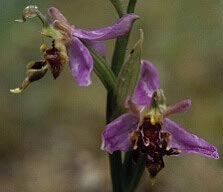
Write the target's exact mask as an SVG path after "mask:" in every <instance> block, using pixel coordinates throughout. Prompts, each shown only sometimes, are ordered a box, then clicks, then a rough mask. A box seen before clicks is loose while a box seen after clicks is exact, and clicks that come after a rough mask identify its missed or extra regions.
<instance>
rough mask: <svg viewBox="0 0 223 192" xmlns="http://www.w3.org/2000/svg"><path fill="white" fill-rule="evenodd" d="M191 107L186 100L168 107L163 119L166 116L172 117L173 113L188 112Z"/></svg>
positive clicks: (188, 100)
mask: <svg viewBox="0 0 223 192" xmlns="http://www.w3.org/2000/svg"><path fill="white" fill-rule="evenodd" d="M190 106H191V100H190V99H186V100H183V101H181V102H179V103H176V104H175V105H171V106H168V108H167V110H166V111H165V112H164V114H163V115H164V117H167V116H168V115H172V114H175V113H183V112H186V111H188V110H189V108H190Z"/></svg>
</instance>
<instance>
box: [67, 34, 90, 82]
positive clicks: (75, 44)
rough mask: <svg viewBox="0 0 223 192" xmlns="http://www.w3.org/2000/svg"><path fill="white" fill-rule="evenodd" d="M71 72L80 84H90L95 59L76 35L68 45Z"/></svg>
mask: <svg viewBox="0 0 223 192" xmlns="http://www.w3.org/2000/svg"><path fill="white" fill-rule="evenodd" d="M67 50H68V56H69V65H70V69H71V73H72V75H73V77H74V78H75V80H76V82H77V84H78V85H79V86H88V85H89V84H90V83H91V80H90V79H91V78H90V75H91V71H92V69H93V59H92V57H91V54H90V53H89V51H88V49H87V48H86V47H85V46H84V44H83V43H82V42H81V41H80V40H79V39H78V38H76V37H73V38H72V40H71V42H70V44H69V45H68V47H67Z"/></svg>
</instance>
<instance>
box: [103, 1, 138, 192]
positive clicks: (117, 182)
mask: <svg viewBox="0 0 223 192" xmlns="http://www.w3.org/2000/svg"><path fill="white" fill-rule="evenodd" d="M110 1H111V3H112V4H113V5H114V7H115V9H116V11H117V12H118V15H119V17H122V16H123V15H125V11H123V7H122V4H121V2H120V1H119V0H110ZM134 1H135V0H134ZM134 7H135V3H133V1H132V0H130V1H129V6H128V13H130V12H129V11H131V12H134ZM128 40H129V34H127V35H125V36H123V37H121V38H118V39H117V40H116V44H115V49H114V53H113V57H112V64H111V69H112V71H113V73H114V75H115V76H116V77H117V76H118V74H119V71H120V69H121V67H122V64H123V62H124V58H125V51H126V47H127V44H128ZM112 93H113V92H112V91H108V96H107V117H106V120H107V123H109V122H111V121H112V120H113V118H115V117H114V116H113V112H114V109H113V103H114V100H115V98H114V96H113V95H112ZM109 160H110V170H111V178H112V186H113V192H122V191H123V188H122V178H121V171H122V158H121V152H120V151H116V152H114V153H113V154H112V155H109Z"/></svg>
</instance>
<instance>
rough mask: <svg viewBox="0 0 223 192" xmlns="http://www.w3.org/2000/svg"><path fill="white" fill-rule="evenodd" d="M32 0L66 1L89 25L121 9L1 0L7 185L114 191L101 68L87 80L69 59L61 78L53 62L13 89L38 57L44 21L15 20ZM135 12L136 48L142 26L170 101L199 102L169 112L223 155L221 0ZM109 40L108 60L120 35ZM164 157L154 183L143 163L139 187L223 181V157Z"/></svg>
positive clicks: (155, 189)
mask: <svg viewBox="0 0 223 192" xmlns="http://www.w3.org/2000/svg"><path fill="white" fill-rule="evenodd" d="M126 2H127V1H126ZM34 3H35V4H36V5H38V7H39V8H40V10H41V11H43V12H46V10H47V8H48V7H50V6H55V7H57V8H59V9H60V10H61V12H62V13H64V15H65V16H66V17H67V18H68V20H69V21H70V22H71V23H72V24H74V25H75V26H77V27H80V28H85V29H93V28H98V27H102V26H105V25H109V24H111V23H113V22H115V20H116V19H117V14H116V12H115V10H114V8H113V7H112V5H111V4H110V2H109V1H108V0H107V1H105V0H97V1H90V0H75V1H72V0H65V1H49V0H46V1H25V0H10V1H6V0H0V23H1V27H0V42H1V46H0V49H1V51H0V67H1V70H0V73H1V74H0V85H1V86H0V87H1V88H0V109H1V110H0V186H1V187H0V191H2V192H74V191H84V192H85V191H86V192H88V191H91V192H92V191H103V192H104V191H111V185H110V178H109V165H108V159H107V154H106V153H105V152H103V151H101V150H100V133H101V131H102V129H103V126H104V123H105V107H106V91H105V90H104V88H103V86H102V84H101V83H100V81H99V80H98V78H97V77H96V76H95V75H93V84H92V85H91V86H90V87H87V88H81V87H78V86H77V85H76V84H75V83H74V81H73V78H72V76H71V73H70V71H69V67H68V66H66V67H65V69H64V70H63V72H62V74H61V76H60V77H59V78H58V79H57V80H56V81H55V80H53V78H52V76H51V74H50V72H48V74H47V75H46V77H44V79H42V80H40V81H39V82H37V83H33V84H32V85H31V86H30V87H28V88H27V89H26V90H25V91H24V92H23V93H22V94H19V95H13V94H11V93H9V89H10V88H14V87H16V86H18V85H19V84H20V83H21V82H22V80H23V78H24V73H25V66H26V64H27V63H28V62H29V61H32V60H36V59H39V58H40V57H41V54H40V52H39V46H40V45H41V43H42V38H41V36H40V30H41V23H40V21H38V19H33V20H29V21H28V22H27V23H25V24H19V23H15V22H13V21H14V20H15V19H17V18H20V13H21V11H22V10H23V8H24V7H25V6H27V5H29V4H34ZM136 13H137V14H139V15H140V17H141V19H140V20H138V21H137V23H136V25H135V26H134V29H133V31H134V32H133V33H132V38H131V41H130V43H129V46H128V47H129V49H130V48H131V46H132V45H133V43H134V40H135V39H136V38H137V36H138V31H137V28H143V29H144V32H145V43H144V53H143V56H144V58H145V59H148V60H150V61H152V62H153V63H154V64H155V65H156V66H157V68H158V70H159V73H160V76H161V85H162V86H161V87H162V88H163V89H164V91H165V94H166V96H167V99H168V103H169V104H172V103H175V102H177V101H180V100H182V99H185V98H191V99H192V102H193V105H192V108H191V109H190V110H189V111H188V112H187V113H185V114H181V115H177V116H174V117H172V118H173V119H174V120H176V121H177V122H178V123H180V124H181V125H182V126H183V127H185V128H186V129H187V130H188V131H190V132H193V133H194V134H197V135H199V136H201V137H203V138H204V139H206V140H207V141H209V142H210V143H213V144H214V145H216V146H217V147H218V150H219V154H220V157H222V151H223V147H222V144H223V142H222V136H223V131H222V128H223V99H222V98H223V75H222V72H223V1H218V0H212V1H208V0H196V1H193V0H187V1H185V0H178V1H173V0H169V1H163V0H140V1H138V5H137V8H136ZM106 44H107V50H108V53H107V59H108V60H109V59H110V58H111V54H112V49H113V45H114V41H108V42H106ZM165 163H166V168H165V169H163V170H162V171H161V172H160V173H159V174H158V176H157V178H156V180H155V185H153V186H152V185H151V183H150V179H149V177H148V175H147V173H146V172H145V174H144V177H143V179H142V182H141V184H140V186H139V189H138V191H147V190H148V191H152V192H161V191H162V192H164V191H182V192H187V191H191V192H197V191H202V192H209V191H214V192H218V191H219V192H220V191H223V184H222V180H223V161H222V159H220V160H218V161H215V160H213V159H207V158H204V157H201V156H198V155H185V156H181V157H165Z"/></svg>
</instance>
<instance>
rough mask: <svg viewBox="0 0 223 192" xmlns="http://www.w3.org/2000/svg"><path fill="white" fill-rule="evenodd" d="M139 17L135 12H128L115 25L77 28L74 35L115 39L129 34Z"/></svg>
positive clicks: (92, 38) (85, 37) (87, 37)
mask: <svg viewBox="0 0 223 192" xmlns="http://www.w3.org/2000/svg"><path fill="white" fill-rule="evenodd" d="M138 18H139V16H138V15H136V14H134V13H131V14H127V15H125V16H123V17H122V18H121V19H119V20H118V21H117V22H116V23H114V24H113V25H111V26H108V27H104V28H101V29H96V30H82V29H77V28H75V30H74V31H73V35H74V36H76V37H78V38H81V39H87V40H94V41H98V40H106V39H114V38H117V37H120V36H123V35H125V34H127V33H128V32H129V31H130V30H131V28H132V24H133V22H134V21H135V20H136V19H138Z"/></svg>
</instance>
